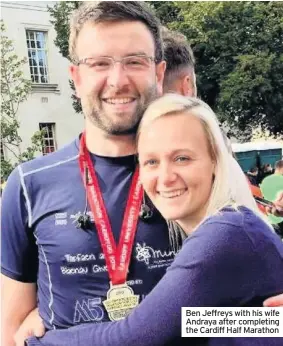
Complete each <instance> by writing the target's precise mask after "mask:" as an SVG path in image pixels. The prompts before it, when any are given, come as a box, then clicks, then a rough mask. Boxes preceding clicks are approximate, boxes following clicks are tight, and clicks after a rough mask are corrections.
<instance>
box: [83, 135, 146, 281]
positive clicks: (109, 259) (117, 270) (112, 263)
mask: <svg viewBox="0 0 283 346" xmlns="http://www.w3.org/2000/svg"><path fill="white" fill-rule="evenodd" d="M79 165H80V171H81V176H82V179H83V182H84V186H85V189H86V193H87V198H88V202H89V205H90V209H91V211H92V213H93V217H94V222H95V225H96V228H97V232H98V236H99V240H100V244H101V247H102V250H103V253H104V256H105V261H106V265H107V269H108V273H109V277H110V281H111V282H112V284H113V285H119V284H123V283H125V282H126V278H127V274H128V268H129V264H130V259H131V253H132V249H133V243H134V237H135V234H136V230H137V222H138V216H139V211H140V206H141V202H142V194H143V189H142V186H141V183H140V181H139V170H138V169H136V170H135V173H134V176H133V179H132V184H131V187H130V192H129V197H128V201H127V205H126V210H125V213H124V218H123V223H122V230H121V235H120V239H119V243H118V246H117V247H116V244H115V240H114V237H113V233H112V229H111V224H110V221H109V217H108V215H107V211H106V208H105V204H104V201H103V197H102V194H101V191H100V187H99V184H98V179H97V176H96V173H95V169H94V165H93V164H92V161H91V157H90V154H89V152H88V150H87V147H86V143H85V133H83V134H82V137H81V140H80V155H79Z"/></svg>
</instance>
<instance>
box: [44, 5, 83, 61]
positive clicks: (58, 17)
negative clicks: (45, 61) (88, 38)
mask: <svg viewBox="0 0 283 346" xmlns="http://www.w3.org/2000/svg"><path fill="white" fill-rule="evenodd" d="M79 5H80V1H59V2H57V3H56V4H55V5H54V6H52V7H50V6H48V11H49V12H50V15H51V17H52V20H51V23H52V24H53V25H54V29H55V31H56V33H57V36H56V39H55V40H54V43H55V45H56V47H58V48H59V51H60V53H61V54H62V55H63V57H65V58H67V59H69V41H68V38H69V18H70V14H71V12H72V11H73V10H74V9H76V8H78V7H79Z"/></svg>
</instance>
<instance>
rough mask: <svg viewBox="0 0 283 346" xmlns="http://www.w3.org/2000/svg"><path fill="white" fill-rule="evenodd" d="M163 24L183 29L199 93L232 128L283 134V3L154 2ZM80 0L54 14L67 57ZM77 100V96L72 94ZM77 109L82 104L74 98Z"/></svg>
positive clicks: (61, 6) (248, 132) (244, 132)
mask: <svg viewBox="0 0 283 346" xmlns="http://www.w3.org/2000/svg"><path fill="white" fill-rule="evenodd" d="M149 4H150V6H151V7H152V8H153V9H154V10H155V12H156V14H157V16H158V17H159V18H160V20H161V23H162V24H163V25H166V26H167V27H168V28H169V29H174V30H177V31H180V32H182V33H183V34H184V35H186V37H187V38H188V41H189V42H190V43H191V45H192V48H193V51H194V54H195V57H196V73H197V84H198V92H199V96H200V97H201V98H202V99H203V100H204V101H205V102H207V103H208V104H209V105H210V106H211V107H212V108H213V109H214V110H215V111H216V112H217V114H218V116H219V118H220V121H221V122H222V123H225V124H226V127H227V126H228V128H229V129H230V130H229V133H230V135H232V134H233V135H236V136H239V134H241V138H242V139H243V140H247V139H250V137H251V134H252V129H253V128H255V127H258V126H260V127H262V129H263V130H266V131H267V130H268V131H270V133H271V134H273V135H275V136H276V135H279V134H283V111H282V106H281V105H282V101H283V77H282V76H283V73H282V72H283V71H282V69H283V64H282V59H283V58H282V55H283V40H282V37H283V4H282V3H280V2H277V1H274V2H271V1H270V2H263V1H259V2H245V1H235V2H231V1H227V2H225V1H217V2H214V1H209V2H208V1H198V2H197V1H184V2H183V1H149ZM78 6H79V2H78V1H68V2H64V3H63V2H60V3H58V4H56V5H55V6H54V7H53V9H52V10H50V12H51V16H52V17H53V20H52V23H53V24H54V25H55V29H56V31H57V38H56V40H55V44H56V45H57V46H58V47H59V49H60V51H61V52H62V54H63V56H65V57H68V34H69V33H68V30H69V29H68V20H69V15H70V13H71V11H72V10H73V9H74V8H77V7H78ZM73 98H74V99H75V96H73ZM74 105H75V106H76V109H77V110H81V108H80V105H79V107H78V104H77V102H76V99H75V102H74Z"/></svg>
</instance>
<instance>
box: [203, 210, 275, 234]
mask: <svg viewBox="0 0 283 346" xmlns="http://www.w3.org/2000/svg"><path fill="white" fill-rule="evenodd" d="M211 223H212V224H214V223H216V224H217V223H218V224H226V225H227V226H236V227H243V228H245V227H246V226H247V224H253V227H257V226H258V225H260V227H262V226H263V225H264V227H267V228H268V229H269V230H270V227H268V225H267V223H266V222H264V220H263V219H262V218H261V217H260V216H259V215H258V214H256V213H255V212H254V211H253V210H251V209H249V208H247V207H245V206H235V207H234V206H233V207H232V206H227V207H224V208H223V209H221V210H220V211H218V212H217V213H215V214H213V215H211V216H209V217H208V218H207V219H206V220H204V222H203V223H202V225H208V224H211ZM227 229H229V227H227Z"/></svg>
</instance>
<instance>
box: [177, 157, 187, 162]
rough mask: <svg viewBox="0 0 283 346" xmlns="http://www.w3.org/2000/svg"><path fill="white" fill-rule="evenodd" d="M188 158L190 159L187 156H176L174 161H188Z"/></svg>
mask: <svg viewBox="0 0 283 346" xmlns="http://www.w3.org/2000/svg"><path fill="white" fill-rule="evenodd" d="M189 160H190V158H189V157H187V156H178V157H176V159H175V161H178V162H185V161H189Z"/></svg>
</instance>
